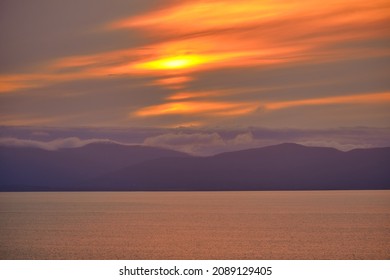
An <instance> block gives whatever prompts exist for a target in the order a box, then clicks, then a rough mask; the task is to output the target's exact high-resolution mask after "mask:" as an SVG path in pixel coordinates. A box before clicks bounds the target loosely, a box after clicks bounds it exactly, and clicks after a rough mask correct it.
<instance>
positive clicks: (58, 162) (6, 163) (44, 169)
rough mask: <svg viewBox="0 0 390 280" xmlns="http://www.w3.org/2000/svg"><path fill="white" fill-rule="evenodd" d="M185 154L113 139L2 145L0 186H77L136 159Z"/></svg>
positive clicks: (134, 161)
mask: <svg viewBox="0 0 390 280" xmlns="http://www.w3.org/2000/svg"><path fill="white" fill-rule="evenodd" d="M186 156H187V155H186V154H183V153H180V152H175V151H170V150H165V149H160V148H152V147H144V146H125V145H118V144H112V143H96V144H89V145H87V146H84V147H80V148H68V149H60V150H56V151H46V150H42V149H39V148H16V147H1V148H0V186H3V187H1V189H3V190H4V189H24V187H28V186H33V187H38V189H39V187H49V188H52V189H58V187H69V188H72V189H73V188H74V189H78V187H79V186H80V184H82V182H84V181H88V180H90V179H92V178H96V177H97V176H101V175H102V174H106V173H109V172H112V171H115V170H119V169H123V168H124V167H129V166H131V165H133V164H136V163H140V162H143V161H146V160H151V159H156V158H160V157H186ZM6 186H12V188H6ZM15 186H19V187H20V188H15ZM27 189H31V188H27ZM33 189H34V188H33ZM44 189H47V188H44Z"/></svg>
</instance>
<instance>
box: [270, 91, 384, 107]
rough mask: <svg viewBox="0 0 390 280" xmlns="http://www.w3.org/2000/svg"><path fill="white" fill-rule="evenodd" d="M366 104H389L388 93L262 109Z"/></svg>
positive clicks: (277, 105)
mask: <svg viewBox="0 0 390 280" xmlns="http://www.w3.org/2000/svg"><path fill="white" fill-rule="evenodd" d="M367 103H374V104H375V103H377V104H383V103H389V105H390V93H388V92H385V93H372V94H360V95H350V96H333V97H325V98H312V99H302V100H292V101H281V102H273V103H268V104H266V105H265V106H264V107H265V108H266V109H268V110H279V109H285V108H290V107H299V106H315V105H332V104H367Z"/></svg>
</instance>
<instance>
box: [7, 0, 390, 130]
mask: <svg viewBox="0 0 390 280" xmlns="http://www.w3.org/2000/svg"><path fill="white" fill-rule="evenodd" d="M102 2H104V1H102ZM147 2H148V1H143V3H142V5H141V6H142V7H143V8H142V9H141V10H139V11H138V10H137V12H135V10H134V9H135V8H134V7H133V10H131V11H130V10H129V14H128V15H127V16H126V15H125V12H124V11H122V12H121V13H117V15H110V17H102V20H101V22H98V24H97V23H95V24H94V25H91V26H88V28H86V27H85V28H82V29H80V30H75V29H74V28H73V29H71V30H69V32H70V33H72V32H80V33H81V34H82V35H83V36H85V37H86V38H87V37H88V38H94V39H93V40H94V42H100V43H99V44H101V45H102V46H101V47H98V48H97V47H95V46H90V50H88V49H87V50H85V49H83V51H81V49H80V51H79V52H77V51H75V50H74V49H73V48H72V51H69V53H68V54H67V55H66V52H64V53H62V55H57V56H54V57H51V58H50V59H47V60H42V61H40V63H37V64H34V65H27V66H28V67H27V66H26V68H21V69H19V70H18V71H16V72H12V71H7V69H5V71H2V72H1V74H0V93H3V94H2V95H1V98H2V100H5V101H3V104H5V105H3V107H7V108H5V110H6V111H7V112H6V113H4V115H5V116H6V117H3V118H0V123H1V124H8V125H20V124H26V125H27V124H29V125H35V124H44V125H48V124H49V125H51V124H55V123H56V116H53V113H51V115H50V116H49V113H48V112H52V109H51V108H50V107H51V106H52V103H51V102H48V100H49V98H48V96H49V95H50V98H52V96H59V97H61V98H65V97H66V98H68V96H70V95H71V94H73V96H74V103H73V106H71V105H68V106H69V108H68V111H69V113H68V114H69V115H71V114H73V113H74V112H73V109H72V108H74V107H78V106H79V104H85V103H86V101H85V100H84V99H82V98H81V97H79V99H78V98H76V96H78V94H77V93H69V92H70V91H72V89H73V87H72V86H69V85H70V84H72V83H80V84H81V83H84V86H83V87H84V89H85V90H80V92H82V93H83V94H85V95H88V98H89V100H91V101H92V100H94V101H93V102H92V103H94V104H95V105H96V104H97V103H98V102H96V100H99V102H100V103H99V105H98V106H96V107H98V108H99V110H98V109H95V110H93V111H89V112H88V113H86V112H81V114H80V115H83V120H84V121H80V122H78V123H79V124H83V125H85V124H86V123H89V122H90V123H91V125H102V124H103V123H104V124H111V125H113V126H115V125H125V124H135V125H137V126H142V125H151V126H164V127H172V126H177V125H181V124H184V125H186V126H191V125H201V126H203V125H205V126H207V125H214V124H216V123H218V124H221V123H225V124H231V122H230V121H229V122H226V121H225V119H224V118H226V117H229V120H232V119H235V120H237V123H240V124H243V123H245V124H246V125H247V126H250V125H252V124H253V123H255V124H257V125H262V124H263V121H262V117H263V116H265V115H267V114H277V111H283V110H282V109H289V110H296V111H295V112H296V114H303V111H301V110H300V109H301V107H306V108H307V107H314V106H315V107H318V106H336V105H354V106H357V105H359V106H370V110H371V111H374V107H375V106H377V105H383V104H387V103H388V102H389V93H388V92H389V90H390V84H389V83H388V81H386V78H385V76H386V75H385V74H384V73H385V71H388V70H389V67H388V66H386V65H379V63H378V62H377V65H379V66H375V67H376V68H375V69H373V68H371V69H368V70H367V75H365V76H364V77H362V75H363V74H362V73H359V75H360V76H357V75H356V69H354V67H355V66H354V62H356V61H365V60H367V61H369V60H375V59H377V60H378V61H380V60H381V59H388V58H389V57H390V50H389V48H388V42H389V41H390V30H389V26H390V21H389V18H390V4H389V2H388V1H386V0H373V1H363V0H354V1H353V0H342V1H339V0H329V1H319V0H316V1H313V0H300V1H298V0H292V1H282V0H265V1H256V0H247V1H239V0H231V1H227V0H196V1H190V0H185V1H165V2H164V3H161V4H159V5H158V6H157V5H156V6H155V7H156V8H153V5H148V4H147ZM99 3H100V2H99ZM107 3H108V2H107ZM99 5H100V4H99ZM133 6H134V5H133ZM64 18H66V17H64ZM87 19H88V15H85V20H87ZM72 26H73V25H72ZM60 30H62V28H60ZM63 32H64V31H63ZM67 32H68V31H67ZM50 34H51V33H50ZM62 34H64V35H66V34H65V33H62ZM113 34H122V35H121V36H123V37H122V38H125V37H126V36H127V37H128V39H126V40H125V39H123V42H122V43H117V44H111V43H110V42H108V41H107V40H103V39H106V38H108V37H109V36H113ZM36 35H37V36H38V35H39V33H37V34H36ZM42 36H43V35H42ZM10 38H11V37H10ZM99 38H100V39H99ZM91 42H92V39H91ZM69 44H76V41H70V42H69ZM103 46H107V47H106V48H105V47H103ZM108 46H109V47H108ZM383 61H385V60H383ZM363 63H364V62H362V64H363ZM383 64H385V62H383ZM340 67H344V68H345V69H346V70H345V71H344V72H343V73H342V76H341V75H339V76H340V77H337V79H333V80H330V79H326V78H325V77H324V78H321V77H320V75H317V76H315V73H316V72H315V71H318V70H316V69H318V68H323V69H329V70H328V71H329V72H332V71H333V70H334V69H336V68H340ZM306 68H310V69H313V71H312V73H311V72H310V70H309V71H308V70H304V69H306ZM229 71H230V72H229ZM256 71H257V72H256ZM271 72H272V73H275V74H274V76H273V77H274V78H273V79H268V80H267V79H266V78H264V77H263V76H267V74H269V73H271ZM368 72H370V73H368ZM237 73H238V74H237ZM281 73H284V74H283V75H282V74H281ZM285 73H287V74H285ZM297 75H300V79H299V80H300V81H299V83H295V82H294V81H293V78H291V77H295V76H297ZM236 76H237V77H236ZM210 77H213V78H214V81H213V82H210V81H208V80H207V79H211V78H210ZM215 77H217V78H218V79H215ZM137 79H138V81H136V80H137ZM119 80H120V81H119ZM231 80H234V83H233V82H231ZM269 80H272V83H271V82H268V81H269ZM113 81H114V82H118V84H119V83H121V85H122V86H121V87H113V86H111V85H112V84H113ZM351 81H356V82H355V84H358V83H359V87H360V85H361V84H363V87H361V88H362V89H359V87H358V86H357V85H356V86H354V82H351ZM126 82H127V84H128V85H127V86H123V85H124V84H125V83H126ZM249 82H250V83H252V84H249ZM92 84H99V85H100V84H106V85H109V86H107V88H105V93H102V90H101V89H95V88H92V87H91V85H92ZM67 86H69V88H66V87H67ZM80 87H81V86H80ZM325 87H328V88H329V89H328V90H327V91H324V90H323V88H325ZM118 88H120V89H118ZM321 90H322V91H321ZM42 92H45V94H43V93H42ZM49 92H50V93H49ZM126 92H128V96H127V98H126V97H123V96H124V95H125V93H126ZM94 94H95V95H99V96H100V97H99V99H96V98H95V97H94ZM103 94H105V96H106V97H105V98H102V97H101V96H103ZM18 95H20V96H19V97H18ZM79 95H82V94H79ZM18 98H19V99H18ZM16 100H19V102H17V101H16ZM21 100H23V101H21ZM68 100H69V99H68ZM81 100H82V101H81ZM26 103H29V104H38V105H35V107H34V106H33V105H30V107H31V108H32V109H31V112H30V111H29V110H30V108H29V106H26ZM8 104H11V105H12V106H15V110H14V111H18V112H20V111H23V112H24V111H28V112H25V114H23V115H22V114H20V115H19V116H13V117H12V118H9V117H7V116H8V115H12V114H10V113H12V112H10V111H11V109H9V108H8V107H9V106H8ZM15 104H16V105H15ZM41 104H47V105H45V106H46V107H47V109H45V108H44V107H45V106H43V105H41ZM62 104H65V103H62ZM67 104H71V102H68V103H67ZM18 106H20V108H19V107H18ZM62 106H65V105H62ZM102 107H107V108H104V109H102ZM108 107H110V108H108ZM125 107H126V108H125ZM16 108H18V110H16ZM81 108H83V109H85V106H80V110H82V109H81ZM63 111H66V110H63ZM36 112H39V113H36ZM41 112H42V113H41ZM45 112H47V115H48V116H47V117H46V116H43V115H44V114H45ZM259 112H260V113H259ZM65 113H66V112H65ZM15 114H16V113H15ZM15 114H14V115H15ZM356 115H358V114H356ZM26 116H27V117H26ZM313 117H314V118H315V117H318V116H316V115H313V114H311V115H308V116H307V119H308V118H313ZM89 118H90V119H91V120H89ZM245 118H246V119H245ZM280 118H283V115H282V114H281V115H280ZM385 118H386V116H385V115H384V116H382V119H385ZM59 119H60V120H58V121H57V122H58V123H61V125H62V124H63V123H66V122H67V120H66V116H63V115H62V116H61V117H59ZM340 119H342V116H340ZM374 119H375V118H374ZM69 123H71V122H70V121H69ZM340 123H341V124H342V122H341V121H340ZM72 124H73V120H72ZM355 124H356V125H357V124H359V119H358V117H356V121H355ZM372 125H373V126H375V125H377V124H376V123H375V121H373V123H372ZM380 125H381V124H380ZM271 126H272V123H271ZM297 126H300V124H297ZM301 126H303V125H302V124H301Z"/></svg>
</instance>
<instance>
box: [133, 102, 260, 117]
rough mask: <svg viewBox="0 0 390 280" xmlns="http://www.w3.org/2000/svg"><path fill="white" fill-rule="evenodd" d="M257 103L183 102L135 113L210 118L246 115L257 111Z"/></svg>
mask: <svg viewBox="0 0 390 280" xmlns="http://www.w3.org/2000/svg"><path fill="white" fill-rule="evenodd" d="M257 108H258V104H255V103H245V102H241V103H228V102H208V101H182V102H172V103H166V104H160V105H155V106H149V107H145V108H142V109H140V110H138V111H136V112H135V115H136V116H138V117H152V116H162V115H192V114H200V115H208V116H234V115H244V114H248V113H250V112H253V111H255V110H256V109H257Z"/></svg>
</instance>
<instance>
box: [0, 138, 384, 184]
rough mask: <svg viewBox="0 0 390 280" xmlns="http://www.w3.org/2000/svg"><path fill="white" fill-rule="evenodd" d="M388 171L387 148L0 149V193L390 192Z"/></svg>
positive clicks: (96, 145)
mask: <svg viewBox="0 0 390 280" xmlns="http://www.w3.org/2000/svg"><path fill="white" fill-rule="evenodd" d="M389 166H390V148H371V149H355V150H351V151H347V152H344V151H339V150H337V149H334V148H324V147H307V146H302V145H298V144H280V145H274V146H269V147H263V148H256V149H249V150H242V151H235V152H228V153H222V154H218V155H214V156H209V157H196V156H191V155H188V154H185V153H181V152H177V151H172V150H166V149H161V148H155V147H146V146H126V145H119V144H114V143H93V144H89V145H86V146H83V147H80V148H63V149H59V150H55V151H48V150H43V149H40V148H31V147H0V191H193V190H202V191H222V190H328V189H329V190H331V189H332V190H334V189H390V172H389V171H390V170H389V169H390V168H389Z"/></svg>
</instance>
